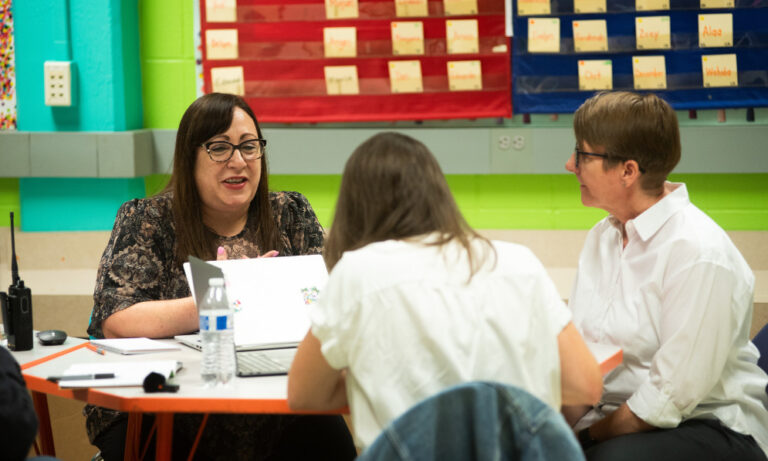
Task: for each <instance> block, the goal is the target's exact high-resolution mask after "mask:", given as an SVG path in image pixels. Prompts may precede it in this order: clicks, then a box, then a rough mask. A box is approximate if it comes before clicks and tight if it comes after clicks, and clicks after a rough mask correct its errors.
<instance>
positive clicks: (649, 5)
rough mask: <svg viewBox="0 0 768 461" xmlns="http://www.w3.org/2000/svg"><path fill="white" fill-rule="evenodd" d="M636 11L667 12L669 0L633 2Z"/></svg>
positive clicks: (639, 0)
mask: <svg viewBox="0 0 768 461" xmlns="http://www.w3.org/2000/svg"><path fill="white" fill-rule="evenodd" d="M635 9H636V10H637V11H654V10H668V9H669V0H635Z"/></svg>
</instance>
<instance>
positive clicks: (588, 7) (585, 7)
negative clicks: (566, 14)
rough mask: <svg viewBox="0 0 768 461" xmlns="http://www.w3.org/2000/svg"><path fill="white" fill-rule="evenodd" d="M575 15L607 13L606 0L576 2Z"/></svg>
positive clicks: (578, 0) (574, 4)
mask: <svg viewBox="0 0 768 461" xmlns="http://www.w3.org/2000/svg"><path fill="white" fill-rule="evenodd" d="M573 12H574V13H605V0H574V1H573Z"/></svg>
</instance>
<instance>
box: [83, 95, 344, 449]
mask: <svg viewBox="0 0 768 461" xmlns="http://www.w3.org/2000/svg"><path fill="white" fill-rule="evenodd" d="M266 146H267V141H266V139H264V136H263V135H262V132H261V129H260V128H259V124H258V122H257V120H256V117H255V115H254V114H253V111H252V110H251V108H250V107H249V106H248V104H247V103H246V102H245V101H244V100H243V99H242V98H240V97H238V96H234V95H230V94H220V93H212V94H208V95H205V96H203V97H201V98H199V99H197V100H196V101H195V102H193V103H192V105H190V106H189V108H188V109H187V110H186V112H185V113H184V115H183V117H182V119H181V123H180V125H179V129H178V132H177V136H176V148H175V152H174V160H173V173H172V175H171V179H170V182H169V184H168V186H167V187H166V188H165V190H163V191H162V192H161V193H159V194H158V195H155V196H154V197H149V198H146V199H137V200H131V201H129V202H126V203H125V204H123V206H122V207H121V208H120V210H119V211H118V213H117V219H116V220H115V225H114V228H113V230H112V235H111V237H110V239H109V243H108V244H107V248H106V249H105V250H104V254H103V256H102V258H101V262H100V265H99V270H98V275H97V281H96V289H95V292H94V308H93V313H92V316H91V324H90V326H89V328H88V333H89V334H90V335H92V336H94V337H96V338H105V337H106V338H117V337H138V336H146V337H150V338H165V337H172V336H174V335H177V334H183V333H189V332H193V331H195V330H197V328H198V316H197V309H196V307H195V304H194V301H193V299H192V297H191V295H190V291H189V286H188V284H187V280H186V278H185V276H184V271H183V269H182V263H183V262H184V261H186V260H187V258H188V256H189V255H193V256H197V257H199V258H201V259H205V260H211V259H227V258H242V257H249V258H256V257H262V256H275V255H279V256H283V255H286V256H288V255H304V254H318V253H320V251H321V248H322V246H323V230H322V228H321V226H320V224H319V222H318V220H317V217H316V216H315V213H314V211H313V210H312V207H311V206H310V205H309V202H308V201H307V199H306V198H305V197H304V196H302V195H301V194H299V193H297V192H270V191H269V188H268V185H267V179H268V176H267V158H266ZM84 413H85V414H86V416H87V421H86V424H87V430H88V435H89V438H90V440H91V443H93V444H95V445H96V446H98V447H99V449H100V450H101V453H102V456H103V457H104V459H106V460H107V461H110V460H111V459H122V456H123V450H124V446H125V430H126V424H127V415H125V414H123V413H118V412H115V411H112V410H108V409H104V408H100V407H95V406H91V405H89V406H87V407H86V408H85V410H84ZM145 419H148V418H145ZM201 420H202V415H189V414H184V415H176V417H175V418H174V436H173V441H174V443H173V450H174V453H173V456H174V459H177V458H181V459H186V456H187V455H188V452H189V450H190V447H191V446H192V444H193V441H194V437H195V435H196V434H197V430H198V427H199V426H200V422H201ZM150 426H151V425H150V424H147V422H145V423H144V424H143V427H144V429H148V428H149V427H150ZM197 452H198V455H197V458H196V459H302V458H303V457H304V455H311V456H313V457H315V458H317V459H353V458H354V456H355V450H354V446H353V444H352V440H351V436H350V435H349V431H348V430H347V428H346V425H345V423H344V421H343V419H342V418H341V416H260V415H211V416H210V418H209V419H208V422H207V424H206V427H205V430H204V431H203V435H202V439H201V440H200V443H199V444H198V448H197Z"/></svg>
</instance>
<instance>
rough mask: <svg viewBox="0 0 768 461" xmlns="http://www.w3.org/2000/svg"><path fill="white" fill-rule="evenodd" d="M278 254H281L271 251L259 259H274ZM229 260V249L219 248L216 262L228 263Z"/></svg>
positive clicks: (245, 257) (244, 257)
mask: <svg viewBox="0 0 768 461" xmlns="http://www.w3.org/2000/svg"><path fill="white" fill-rule="evenodd" d="M278 254H280V252H279V251H277V250H270V251H267V252H266V253H264V254H263V255H261V256H259V258H274V257H275V256H277V255H278ZM227 259H229V257H228V255H227V249H226V248H224V247H219V248H218V249H217V250H216V261H226V260H227ZM241 259H250V258H249V257H248V256H243V257H242V258H241Z"/></svg>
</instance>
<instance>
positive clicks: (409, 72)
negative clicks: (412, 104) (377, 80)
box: [389, 60, 424, 93]
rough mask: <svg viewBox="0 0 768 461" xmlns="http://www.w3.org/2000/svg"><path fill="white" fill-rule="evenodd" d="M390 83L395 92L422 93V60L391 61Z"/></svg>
mask: <svg viewBox="0 0 768 461" xmlns="http://www.w3.org/2000/svg"><path fill="white" fill-rule="evenodd" d="M389 84H390V88H391V90H392V92H393V93H421V92H423V91H424V85H423V83H422V80H421V62H420V61H417V60H413V61H389Z"/></svg>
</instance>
